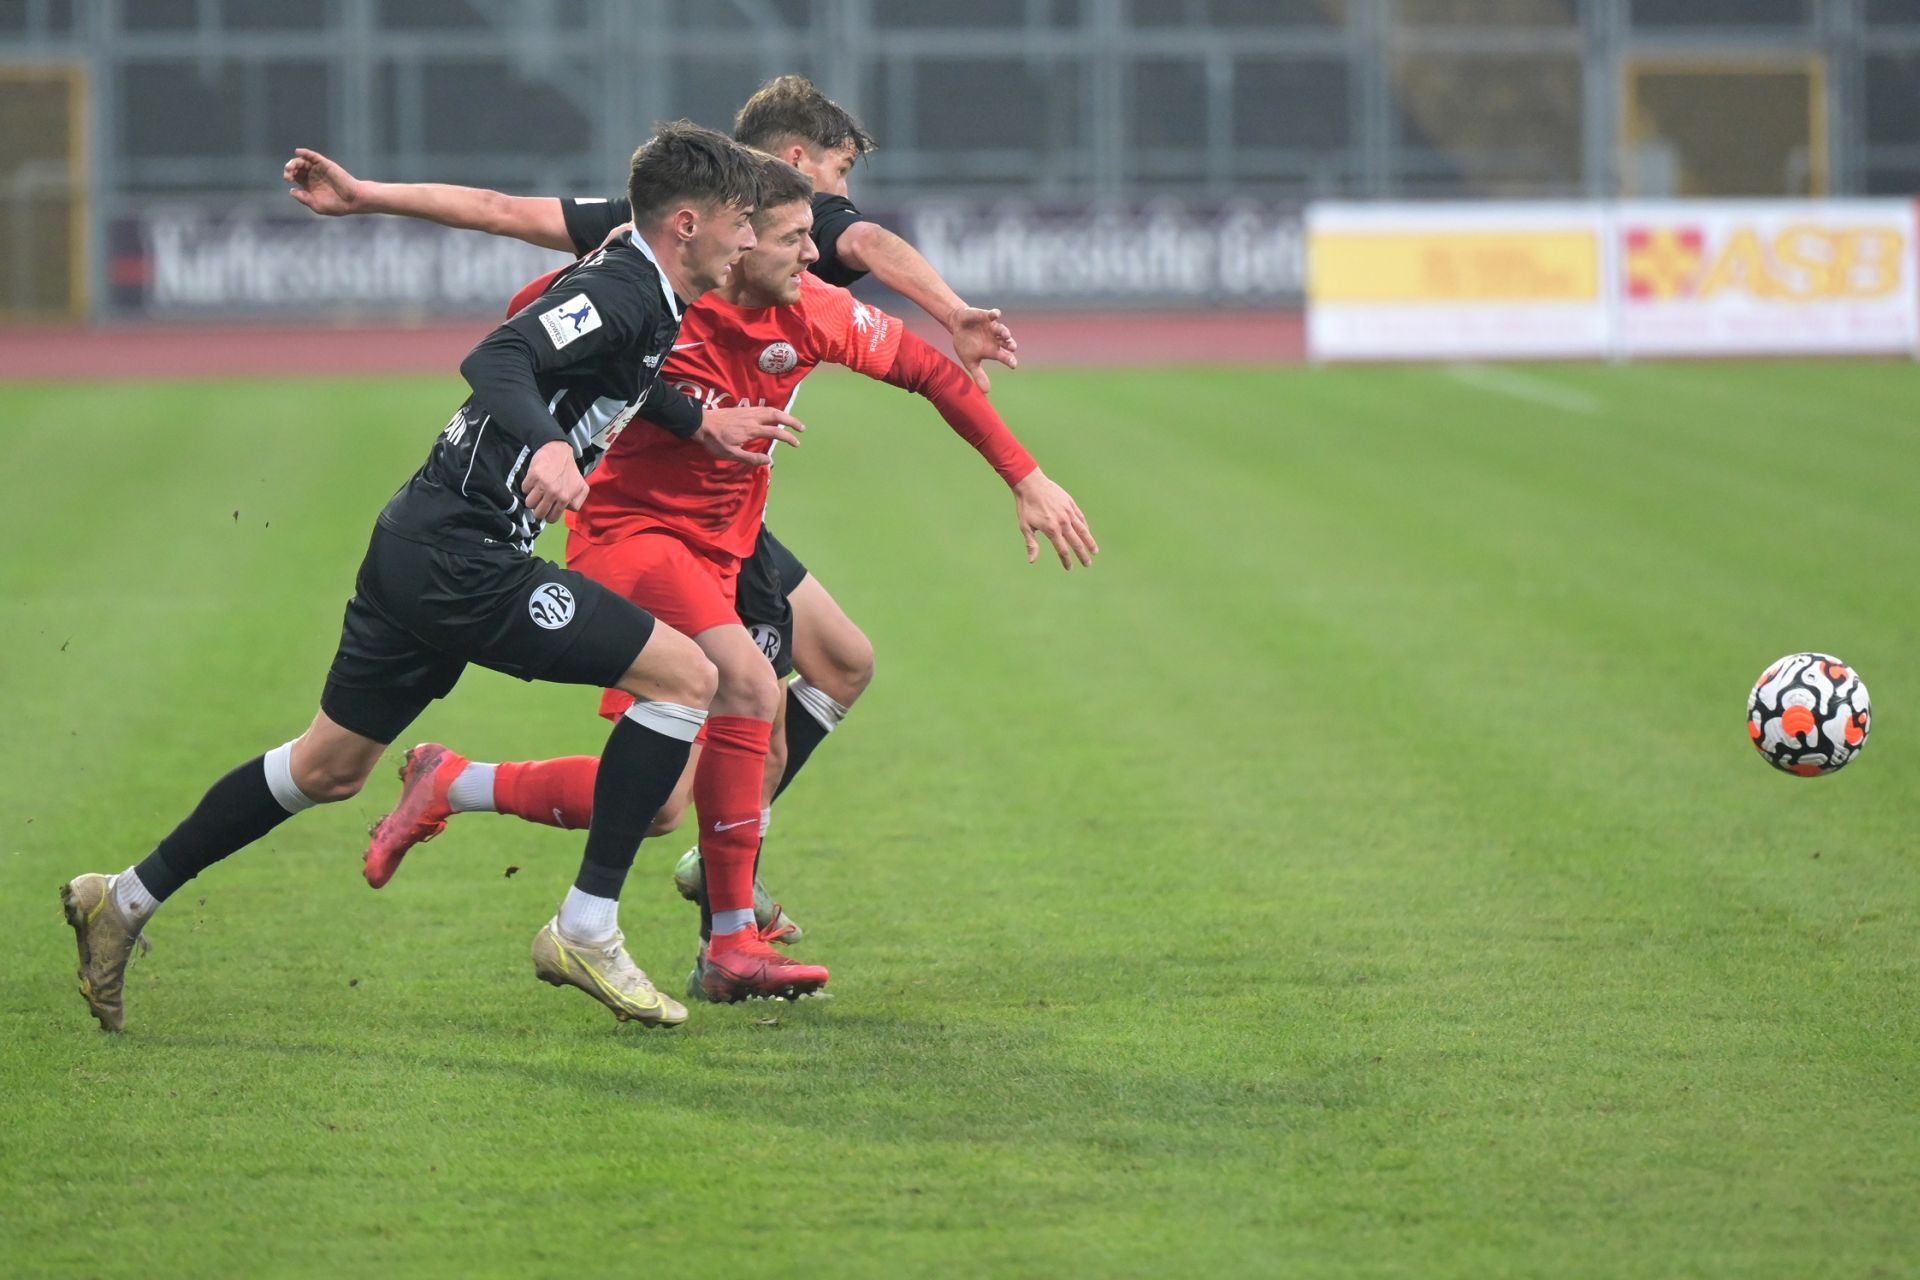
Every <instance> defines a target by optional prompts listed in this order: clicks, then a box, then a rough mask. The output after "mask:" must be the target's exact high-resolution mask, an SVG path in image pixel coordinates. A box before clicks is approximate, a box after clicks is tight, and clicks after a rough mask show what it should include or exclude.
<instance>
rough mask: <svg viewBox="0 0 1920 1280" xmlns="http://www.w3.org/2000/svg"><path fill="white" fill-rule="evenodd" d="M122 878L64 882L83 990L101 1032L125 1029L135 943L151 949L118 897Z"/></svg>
mask: <svg viewBox="0 0 1920 1280" xmlns="http://www.w3.org/2000/svg"><path fill="white" fill-rule="evenodd" d="M118 878H119V877H118V876H103V875H99V874H97V873H94V874H88V875H84V876H75V877H74V878H73V879H72V880H71V881H69V882H68V883H66V884H63V885H61V886H60V906H61V909H62V910H64V911H65V912H66V916H67V923H68V924H70V925H72V926H73V936H74V941H76V942H77V943H78V944H79V946H80V971H79V976H80V994H81V995H83V996H85V997H86V998H87V1008H88V1009H90V1010H91V1011H92V1012H93V1016H94V1017H95V1018H98V1019H99V1020H100V1029H101V1030H102V1031H118V1030H120V1027H121V1024H122V1023H123V1022H124V1021H125V1018H126V1013H125V1010H124V1009H123V1008H122V1007H121V1004H120V992H121V989H122V988H123V987H124V986H125V985H126V978H127V960H128V959H129V958H130V957H131V956H132V955H133V949H134V948H135V947H136V946H137V947H139V948H140V950H141V951H142V952H145V951H147V950H148V949H149V944H148V942H147V940H146V939H145V938H143V937H141V936H140V925H138V924H136V923H135V922H134V921H133V920H131V919H129V918H128V917H127V914H126V913H125V912H123V911H122V910H120V904H119V903H117V902H115V901H114V900H113V882H114V881H115V880H117V879H118Z"/></svg>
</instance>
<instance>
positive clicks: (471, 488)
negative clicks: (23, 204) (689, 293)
mask: <svg viewBox="0 0 1920 1280" xmlns="http://www.w3.org/2000/svg"><path fill="white" fill-rule="evenodd" d="M683 305H684V304H682V303H681V301H680V300H679V299H678V298H677V297H675V296H674V293H673V288H672V286H671V285H670V284H669V283H668V281H667V277H666V273H665V272H663V271H662V270H661V269H660V267H659V265H658V263H656V262H655V260H654V258H653V254H652V251H651V250H650V249H648V248H647V246H646V243H645V242H644V241H642V240H640V239H639V238H638V237H635V236H627V237H623V238H621V239H620V240H617V241H615V242H614V243H613V244H611V245H609V246H608V247H607V248H606V249H604V250H597V251H596V252H594V253H591V254H589V255H588V256H587V257H585V258H582V259H581V260H580V261H579V262H577V263H575V264H574V265H573V266H571V267H569V268H568V269H567V270H565V271H563V272H561V273H560V275H558V276H556V277H555V278H554V280H553V283H552V284H550V285H548V286H547V289H546V291H545V292H543V293H542V294H541V295H540V296H539V297H538V298H536V299H534V301H533V302H531V303H529V304H528V305H527V306H526V307H524V308H522V309H521V310H520V311H519V312H518V313H517V314H516V315H515V316H514V317H513V318H512V319H510V320H508V321H507V322H506V323H505V324H503V325H501V326H500V327H499V328H497V329H495V330H494V331H493V332H492V333H490V334H488V335H487V337H486V338H485V339H483V340H482V341H481V343H480V345H479V346H477V347H475V348H474V349H473V351H472V352H471V353H470V354H469V355H468V356H467V358H466V360H465V361H464V362H463V363H462V364H461V366H460V372H461V374H462V375H463V376H464V377H465V378H466V379H467V383H468V385H469V386H471V387H472V388H473V394H472V395H470V396H468V397H467V400H466V403H464V404H462V405H461V406H460V411H459V412H458V413H456V414H454V415H453V420H452V421H451V422H449V423H448V424H447V426H446V429H445V430H443V431H442V432H441V433H440V437H439V439H437V440H436V441H435V442H434V446H433V451H432V452H431V453H430V454H428V455H427V461H426V465H425V466H423V467H421V468H420V470H418V471H417V472H415V473H414V475H413V478H412V479H411V480H409V481H407V483H406V484H404V485H402V486H401V488H400V491H399V492H398V493H396V494H394V495H393V498H392V500H391V501H389V502H388V503H387V506H386V509H385V510H383V511H382V512H381V513H380V523H381V524H382V525H383V526H385V527H386V528H387V529H389V530H391V531H392V532H394V533H396V534H399V535H400V536H402V537H404V538H409V539H412V540H413V541H416V542H425V543H429V544H431V545H434V546H451V547H461V546H467V547H471V546H473V545H475V544H482V545H489V544H490V545H505V546H511V547H514V548H517V549H518V550H520V551H521V552H523V553H527V552H531V551H532V548H533V540H534V539H535V538H536V537H538V536H539V534H540V530H541V529H542V528H543V527H544V526H543V523H542V522H541V521H540V520H539V519H537V518H535V516H534V515H533V513H532V512H530V511H528V510H527V508H526V505H525V504H524V503H523V502H522V500H521V496H522V495H521V491H520V485H521V482H522V481H523V480H524V479H525V476H526V467H527V463H528V461H529V459H531V458H532V457H533V454H534V451H535V450H537V449H539V448H540V447H541V446H543V445H546V444H549V443H552V442H554V441H562V440H563V441H566V442H567V443H569V444H570V445H571V446H572V447H573V453H574V457H575V458H576V459H577V460H578V462H579V464H580V470H581V471H582V473H585V472H587V471H589V470H591V469H592V468H593V465H594V464H595V463H596V462H598V461H599V460H600V455H601V454H602V453H603V452H605V450H606V447H607V445H608V443H610V442H611V440H612V438H613V437H614V436H615V435H616V434H618V433H619V431H620V430H621V429H622V428H623V427H625V426H626V424H627V423H628V421H629V420H631V419H632V417H633V415H634V413H635V412H636V411H639V410H640V409H641V406H642V405H645V406H646V408H645V413H646V416H647V417H648V419H650V420H651V421H654V422H656V423H658V424H659V425H661V426H663V427H665V428H666V429H667V430H669V431H672V432H674V433H675V434H676V435H681V436H691V435H693V433H694V432H696V431H697V430H699V427H700V408H699V406H698V405H696V404H694V403H693V402H692V401H691V400H688V399H687V398H686V397H685V396H684V395H682V394H680V393H679V392H678V391H675V390H673V389H672V388H670V387H665V386H662V385H661V384H660V383H659V381H658V374H659V371H660V365H661V362H662V361H664V360H665V359H666V357H667V354H668V352H669V351H670V350H671V349H672V347H673V341H674V339H675V338H676V337H677V336H679V333H680V313H681V310H682V308H683Z"/></svg>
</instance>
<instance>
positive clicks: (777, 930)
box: [673, 845, 807, 946]
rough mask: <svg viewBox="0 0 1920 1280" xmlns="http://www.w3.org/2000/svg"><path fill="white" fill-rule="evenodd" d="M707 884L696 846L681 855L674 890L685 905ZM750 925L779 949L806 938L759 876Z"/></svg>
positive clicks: (754, 887)
mask: <svg viewBox="0 0 1920 1280" xmlns="http://www.w3.org/2000/svg"><path fill="white" fill-rule="evenodd" d="M705 883H706V871H705V868H704V867H702V865H701V863H700V849H699V846H697V845H696V846H695V847H694V848H691V849H689V850H687V851H686V852H685V853H683V854H681V855H680V861H679V862H677V863H675V864H674V868H673V887H674V888H676V889H678V890H679V891H680V896H681V897H683V898H685V899H686V900H687V901H688V902H698V901H699V900H700V887H701V885H703V884H705ZM753 922H754V923H755V924H756V925H758V926H759V927H760V936H761V937H763V938H765V939H766V940H767V941H768V942H778V943H780V944H781V945H782V946H792V945H793V944H794V943H796V942H798V941H800V939H802V938H804V937H806V936H807V931H806V930H805V929H802V928H801V927H800V926H799V925H798V924H797V923H795V922H794V919H793V917H792V916H790V915H788V914H787V912H786V908H785V907H782V906H781V905H780V904H779V903H777V902H775V901H774V900H773V895H772V894H770V893H768V892H767V886H765V885H763V884H761V883H760V877H759V876H755V877H754V878H753Z"/></svg>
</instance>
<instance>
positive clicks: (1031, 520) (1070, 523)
mask: <svg viewBox="0 0 1920 1280" xmlns="http://www.w3.org/2000/svg"><path fill="white" fill-rule="evenodd" d="M1013 513H1014V515H1015V516H1016V517H1017V518H1018V519H1019V521H1020V536H1021V537H1023V538H1025V539H1026V540H1027V563H1028V564H1032V563H1033V562H1034V561H1036V560H1038V559H1039V558H1040V543H1039V542H1038V541H1037V540H1036V539H1035V538H1034V536H1033V535H1034V534H1036V533H1043V534H1045V535H1046V536H1047V541H1048V542H1051V543H1052V544H1053V551H1054V554H1055V555H1057V556H1059V557H1060V567H1061V568H1062V569H1066V570H1069V571H1070V570H1072V568H1073V557H1078V558H1079V560H1080V563H1081V564H1084V565H1090V564H1092V563H1093V558H1094V557H1095V556H1096V555H1099V554H1100V544H1099V543H1098V542H1095V541H1094V540H1093V530H1092V529H1090V528H1088V527H1087V518H1086V517H1085V516H1083V515H1081V514H1080V508H1079V506H1078V505H1077V504H1076V503H1075V502H1074V500H1073V495H1072V494H1070V493H1068V492H1067V491H1066V490H1065V489H1062V488H1061V487H1060V486H1059V485H1057V484H1055V483H1054V482H1053V481H1051V480H1049V479H1047V477H1046V475H1045V474H1044V473H1043V472H1041V470H1040V469H1039V468H1038V467H1035V468H1034V469H1033V471H1032V472H1031V473H1030V474H1029V475H1028V476H1027V478H1026V479H1024V480H1022V481H1021V482H1020V483H1019V484H1017V485H1015V486H1013ZM1069 552H1071V553H1072V555H1071V556H1070V555H1069V554H1068V553H1069Z"/></svg>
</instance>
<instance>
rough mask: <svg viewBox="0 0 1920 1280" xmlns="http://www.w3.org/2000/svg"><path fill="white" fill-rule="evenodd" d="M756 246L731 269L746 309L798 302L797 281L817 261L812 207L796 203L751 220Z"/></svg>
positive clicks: (767, 211)
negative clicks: (741, 292) (753, 220)
mask: <svg viewBox="0 0 1920 1280" xmlns="http://www.w3.org/2000/svg"><path fill="white" fill-rule="evenodd" d="M755 221H756V222H758V223H759V224H760V225H759V228H758V230H757V235H758V237H759V243H757V244H755V245H754V247H753V250H752V252H750V253H748V254H747V256H746V257H744V258H742V259H740V264H739V265H738V266H737V267H735V268H734V270H735V271H736V272H738V273H739V275H738V278H737V279H736V280H735V282H734V283H735V284H736V285H741V286H744V292H745V293H746V294H747V298H746V299H745V301H746V305H748V306H758V307H784V306H790V305H792V304H793V303H796V302H798V301H800V277H801V276H803V275H805V274H807V268H808V267H809V266H811V265H813V264H814V263H815V262H818V261H819V260H820V250H819V249H817V248H815V247H814V243H813V234H812V232H813V206H812V205H811V204H810V203H808V202H806V201H799V200H796V201H795V202H794V203H792V204H783V205H775V206H774V207H773V208H771V209H768V210H766V211H765V212H763V213H761V214H760V216H759V217H758V218H756V219H755Z"/></svg>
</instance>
